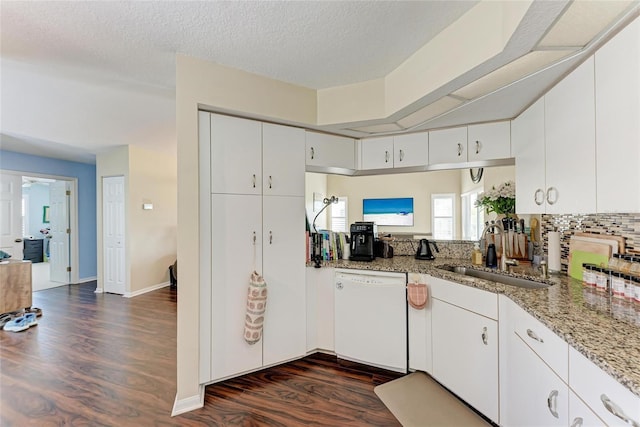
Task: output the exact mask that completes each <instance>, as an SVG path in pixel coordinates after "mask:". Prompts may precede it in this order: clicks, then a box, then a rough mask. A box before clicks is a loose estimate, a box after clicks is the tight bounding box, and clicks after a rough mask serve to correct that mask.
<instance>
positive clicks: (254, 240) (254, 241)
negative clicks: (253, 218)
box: [253, 231, 257, 246]
mask: <svg viewBox="0 0 640 427" xmlns="http://www.w3.org/2000/svg"><path fill="white" fill-rule="evenodd" d="M256 239H257V236H256V232H255V231H254V232H253V245H254V246H255V245H256Z"/></svg>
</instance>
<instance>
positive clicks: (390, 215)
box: [362, 197, 413, 226]
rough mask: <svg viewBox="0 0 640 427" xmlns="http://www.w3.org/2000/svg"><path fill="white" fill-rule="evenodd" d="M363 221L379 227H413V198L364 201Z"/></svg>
mask: <svg viewBox="0 0 640 427" xmlns="http://www.w3.org/2000/svg"><path fill="white" fill-rule="evenodd" d="M362 219H363V220H364V221H373V222H375V223H376V224H377V225H399V226H412V225H413V197H405V198H394V199H364V200H362Z"/></svg>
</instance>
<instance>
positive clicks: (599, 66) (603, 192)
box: [595, 18, 640, 212]
mask: <svg viewBox="0 0 640 427" xmlns="http://www.w3.org/2000/svg"><path fill="white" fill-rule="evenodd" d="M638 40H640V18H636V20H635V21H634V22H632V23H631V24H629V25H628V26H627V27H626V28H624V29H623V30H622V31H621V32H620V33H619V34H618V35H616V36H615V37H614V38H613V39H612V40H611V41H609V42H608V43H607V44H606V45H604V46H603V47H602V48H600V50H598V51H597V52H596V54H595V63H596V71H595V74H596V77H595V78H596V156H597V159H598V162H597V165H598V166H597V167H598V171H597V180H598V193H597V194H598V201H597V205H598V206H597V208H598V212H640V167H638V166H640V143H639V141H640V120H639V118H640V43H639V42H638ZM634 94H635V95H634Z"/></svg>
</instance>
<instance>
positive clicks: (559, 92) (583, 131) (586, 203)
mask: <svg viewBox="0 0 640 427" xmlns="http://www.w3.org/2000/svg"><path fill="white" fill-rule="evenodd" d="M593 81H594V60H593V57H591V58H589V59H587V60H586V61H585V62H584V63H583V64H582V65H580V66H579V67H578V68H576V69H575V70H574V71H573V72H572V73H571V74H569V75H568V76H567V77H565V78H564V79H563V80H562V81H560V82H559V83H558V84H557V85H556V86H554V87H553V88H552V89H551V90H550V91H549V92H548V93H547V94H546V95H545V139H546V143H545V148H546V150H545V151H546V152H545V159H546V185H547V190H546V201H547V206H546V213H548V214H562V213H574V214H581V213H582V214H584V213H595V212H596V175H595V171H596V156H595V152H596V146H595V91H594V84H593Z"/></svg>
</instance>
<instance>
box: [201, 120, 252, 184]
mask: <svg viewBox="0 0 640 427" xmlns="http://www.w3.org/2000/svg"><path fill="white" fill-rule="evenodd" d="M261 178H262V124H261V123H260V122H256V121H254V120H246V119H239V118H237V117H229V116H221V115H217V114H212V115H211V192H212V193H227V194H261V193H262V183H261Z"/></svg>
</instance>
